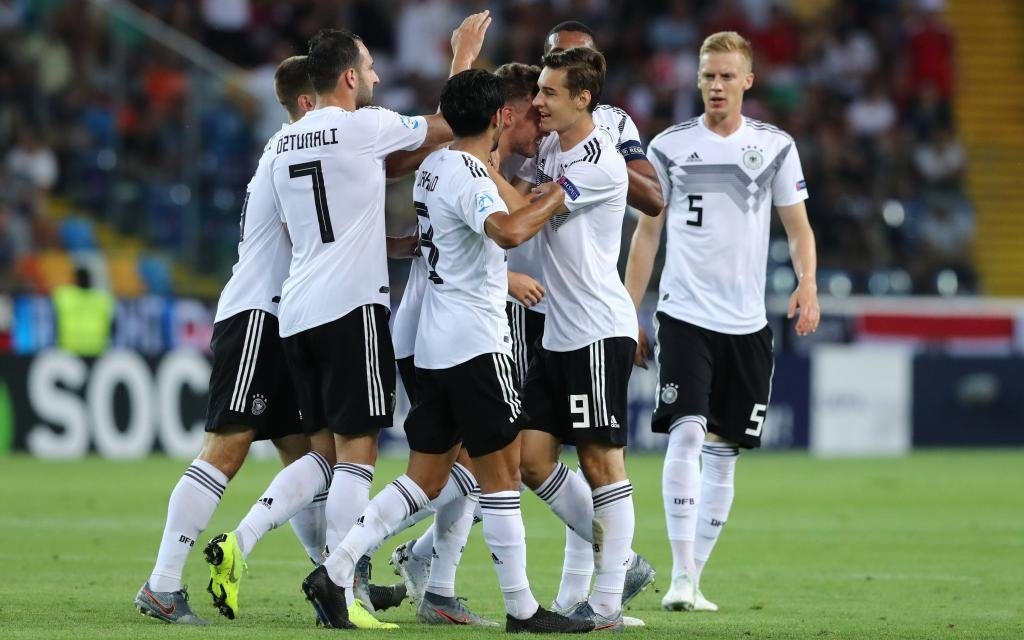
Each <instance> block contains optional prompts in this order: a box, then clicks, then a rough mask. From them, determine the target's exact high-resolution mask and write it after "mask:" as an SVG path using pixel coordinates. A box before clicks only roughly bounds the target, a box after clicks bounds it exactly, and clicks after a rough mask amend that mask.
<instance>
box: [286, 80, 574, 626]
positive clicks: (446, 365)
mask: <svg viewBox="0 0 1024 640" xmlns="http://www.w3.org/2000/svg"><path fill="white" fill-rule="evenodd" d="M503 93H504V87H503V83H502V80H501V79H500V78H498V77H497V76H495V75H493V74H491V73H488V72H486V71H481V70H469V71H465V72H463V73H460V74H458V75H455V76H453V77H452V78H451V79H450V80H449V81H448V83H447V84H446V85H445V88H444V90H443V91H442V93H441V112H442V114H443V115H444V117H445V119H446V120H447V121H448V122H449V123H450V124H451V127H452V130H453V131H454V132H455V136H456V137H455V141H454V142H453V143H452V144H451V146H450V147H449V148H447V149H441V150H438V151H436V152H434V153H432V154H430V155H429V156H428V157H427V158H426V160H424V162H423V164H422V165H420V168H419V170H418V171H417V174H416V182H415V187H414V190H413V197H414V200H415V202H416V209H417V213H418V215H419V224H420V247H421V251H422V253H423V257H424V261H423V266H424V268H425V270H426V276H427V280H428V287H427V290H426V292H425V295H424V298H423V307H422V310H421V312H420V320H419V326H418V330H417V333H416V347H415V365H416V374H415V380H416V382H415V384H416V396H417V402H416V405H415V406H414V407H413V408H412V411H411V412H410V414H409V417H408V419H407V420H406V425H405V427H406V434H407V436H408V438H409V447H410V454H409V465H408V468H407V471H406V473H405V474H404V475H402V476H400V477H399V478H397V479H396V480H395V481H393V482H392V483H391V484H389V485H388V486H387V487H385V489H384V490H382V491H381V492H380V493H379V494H377V496H375V497H374V499H373V500H372V501H371V502H370V505H369V507H368V508H367V509H366V511H365V512H364V514H363V515H362V516H360V519H359V521H358V523H357V526H355V527H353V528H352V529H351V531H350V532H349V534H348V536H346V537H345V539H344V540H343V541H342V542H341V544H340V545H339V547H338V549H336V550H334V551H333V552H332V553H331V555H330V556H329V557H328V558H327V561H326V562H325V563H324V565H323V566H321V567H319V568H317V569H316V570H315V571H313V573H312V574H310V576H308V577H307V578H306V580H305V582H303V590H304V591H305V592H306V595H307V597H308V598H309V599H310V600H311V601H312V602H313V604H314V606H315V607H317V608H318V609H319V610H321V611H323V612H324V613H325V614H326V615H327V617H328V618H329V619H330V620H332V622H334V623H335V626H342V625H343V623H345V622H346V620H345V616H344V613H345V606H346V598H347V597H348V596H347V589H348V587H351V585H352V579H353V575H354V569H355V563H356V561H357V560H358V558H360V557H361V556H362V555H363V554H364V553H365V551H366V550H367V549H369V548H371V547H372V546H373V545H374V544H377V543H379V542H380V541H381V540H383V539H384V538H385V537H386V536H387V535H389V534H390V533H391V532H393V531H394V529H395V527H396V526H398V525H399V524H400V523H401V522H402V521H403V520H405V519H406V518H407V517H408V516H409V515H411V514H413V513H415V512H416V511H417V510H419V509H421V508H422V507H423V506H424V505H425V504H426V503H427V501H428V500H429V499H430V498H431V497H432V496H435V495H437V494H438V492H439V491H440V489H441V486H442V485H443V484H444V483H445V482H446V479H447V476H448V474H449V471H450V469H451V468H452V463H453V462H454V460H455V457H456V455H457V454H458V452H459V450H460V449H461V448H462V447H465V449H466V450H467V451H468V453H469V455H470V457H471V458H472V459H473V467H474V469H475V470H476V471H477V478H478V480H479V482H480V486H481V495H480V506H481V511H482V514H483V526H484V538H485V540H486V541H487V545H488V547H489V548H490V550H491V555H492V558H493V560H494V564H495V569H496V571H497V573H498V581H499V583H500V585H501V590H502V593H503V595H504V599H505V609H506V612H507V616H506V625H505V628H506V631H509V632H524V631H526V632H538V633H544V632H584V631H589V630H591V629H593V625H592V624H591V623H590V622H589V621H573V620H570V619H568V618H566V617H563V616H560V615H558V614H555V613H551V612H549V611H546V610H545V609H543V608H542V607H540V605H539V604H538V603H537V601H536V599H535V598H534V597H533V594H532V592H531V590H530V586H529V580H528V579H527V577H526V539H525V531H524V529H523V522H522V515H521V512H520V508H519V477H518V466H519V442H518V436H519V430H520V427H521V425H522V424H523V422H524V420H525V415H524V414H523V412H522V402H521V400H520V398H519V394H518V384H517V383H516V380H515V376H514V373H513V371H514V363H513V361H512V358H511V351H512V350H511V340H510V337H509V330H508V322H507V321H506V319H505V315H504V304H505V295H506V291H507V289H508V283H507V268H506V265H505V253H504V251H503V250H502V249H503V248H510V247H514V246H516V245H518V244H520V243H522V242H523V241H524V240H526V239H528V238H529V237H530V236H532V235H533V234H535V233H536V232H537V231H538V230H539V229H540V228H541V227H542V226H543V225H544V224H545V223H546V222H547V221H548V219H549V218H550V217H551V216H552V214H553V213H554V212H555V211H556V210H557V209H558V208H559V207H560V206H561V203H562V201H563V198H564V197H563V195H562V194H561V192H560V191H559V190H558V189H551V188H548V189H546V190H539V191H538V193H536V194H535V197H534V199H533V201H532V202H530V203H526V204H524V205H523V206H522V207H518V208H516V210H514V211H513V212H512V213H511V214H509V213H507V212H508V211H509V208H508V207H507V206H506V204H505V202H504V201H503V200H502V199H501V197H500V196H499V194H498V190H497V187H496V185H495V184H494V183H493V181H492V180H491V179H490V178H489V177H488V170H487V168H486V167H487V162H488V159H489V156H490V154H491V152H492V151H493V150H494V148H495V146H496V144H497V140H498V135H499V134H500V131H501V124H500V122H501V119H500V112H499V109H500V108H501V106H502V104H503V103H504V101H505V100H504V95H503ZM353 605H356V606H358V602H357V601H353V602H350V603H349V607H350V609H351V607H352V606H353Z"/></svg>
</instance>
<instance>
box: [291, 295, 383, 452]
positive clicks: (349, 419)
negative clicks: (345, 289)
mask: <svg viewBox="0 0 1024 640" xmlns="http://www.w3.org/2000/svg"><path fill="white" fill-rule="evenodd" d="M390 313H391V312H390V310H388V309H387V307H384V306H383V305H379V304H368V305H363V306H362V307H358V308H356V309H354V310H353V311H351V312H349V313H348V314H346V315H345V316H342V317H341V318H338V319H337V320H334V321H332V322H328V323H326V324H322V325H319V326H317V327H313V328H312V329H306V330H305V331H300V332H299V333H296V334H295V335H292V336H288V337H287V338H284V352H285V356H286V357H287V359H288V365H289V367H290V368H291V371H292V378H293V379H294V381H295V391H296V395H297V396H298V399H299V408H300V409H301V410H302V424H303V428H304V429H305V431H306V433H315V432H316V431H319V430H320V429H325V428H326V429H330V430H331V431H333V432H334V433H337V434H341V435H347V436H357V435H363V434H367V433H370V432H372V431H374V430H376V429H383V428H387V427H390V426H391V421H392V416H393V414H394V410H395V364H394V362H395V351H394V346H393V345H392V344H391V330H390V329H389V328H388V315H390Z"/></svg>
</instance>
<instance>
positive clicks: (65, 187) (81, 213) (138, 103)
mask: <svg viewBox="0 0 1024 640" xmlns="http://www.w3.org/2000/svg"><path fill="white" fill-rule="evenodd" d="M102 4H104V5H105V6H106V7H107V8H105V9H100V8H98V7H97V6H95V5H94V3H92V2H88V1H85V0H37V1H32V2H30V1H28V0H0V161H2V162H0V180H2V181H3V184H4V189H3V190H2V192H0V292H5V293H30V292H36V293H47V292H48V291H50V290H51V289H52V288H53V287H54V286H55V285H58V284H61V283H66V282H70V281H72V280H73V274H74V271H75V268H76V267H84V268H85V269H88V270H90V271H91V272H92V274H93V276H94V277H93V281H94V282H97V283H99V284H100V285H101V286H108V287H110V288H111V289H112V290H113V291H114V292H115V293H116V294H117V295H120V296H136V295H140V294H143V293H146V292H148V293H156V294H183V295H197V296H199V297H203V298H207V299H212V298H214V297H215V296H216V293H217V291H218V290H219V286H220V285H221V284H222V283H223V281H224V280H226V274H227V272H228V270H229V268H230V265H231V264H232V263H233V261H234V251H235V243H236V242H237V234H238V228H237V225H238V216H239V211H240V208H241V200H242V196H243V195H244V189H245V184H246V182H247V181H248V179H249V177H250V175H251V172H252V169H253V167H254V164H255V161H256V157H257V153H258V151H259V149H260V148H261V146H262V144H263V142H264V141H265V139H266V138H267V137H268V136H269V135H271V134H272V133H273V132H274V131H276V130H277V128H278V127H279V126H280V123H281V122H282V120H283V119H284V118H283V112H282V110H281V109H280V107H279V105H277V103H276V100H275V98H274V94H273V71H274V68H275V66H276V65H277V63H278V62H279V61H280V60H281V59H283V58H284V57H286V56H288V55H292V54H294V53H297V52H301V51H302V50H303V47H304V43H305V42H306V40H307V39H308V38H309V36H310V35H312V34H313V33H315V31H316V30H317V29H319V28H320V27H323V26H339V25H344V26H346V27H348V28H351V29H352V30H354V31H355V32H356V33H359V34H360V35H361V36H362V37H363V38H364V41H365V42H366V44H367V46H368V47H369V48H370V50H371V51H372V52H373V54H374V56H375V60H376V68H377V70H378V73H379V75H380V77H381V79H382V83H381V85H380V86H379V87H378V88H377V91H376V97H375V102H376V103H377V104H380V105H383V106H387V107H389V108H392V109H395V110H397V111H401V112H404V113H410V114H411V113H423V112H430V111H433V110H434V109H435V108H436V101H437V95H438V93H439V90H440V87H441V84H442V82H443V80H444V77H445V76H446V74H447V69H448V39H449V36H450V33H451V30H452V29H453V28H454V26H456V25H457V24H458V22H459V20H460V19H461V17H462V16H464V15H465V14H467V13H468V12H471V11H475V10H479V9H481V8H485V7H486V8H490V9H491V10H492V13H493V14H494V17H495V22H494V24H493V25H492V27H491V29H490V32H489V33H488V41H487V44H486V46H485V51H484V55H483V56H482V61H483V64H485V65H489V66H493V65H497V64H500V63H501V62H505V61H510V60H517V61H526V62H536V61H538V60H539V58H540V56H541V48H542V44H543V41H544V37H545V35H546V33H547V31H548V29H549V28H550V27H551V26H553V25H554V24H555V23H557V22H559V21H560V20H562V19H566V18H570V17H572V18H575V19H579V20H581V21H583V22H585V23H587V24H588V25H590V26H591V27H592V28H593V29H594V30H595V32H596V33H597V43H598V46H599V47H600V48H601V49H603V51H604V53H605V55H606V56H607V57H608V59H609V61H610V69H609V77H608V82H607V86H606V90H605V94H604V96H603V97H602V101H603V102H607V103H611V104H614V105H616V106H619V107H622V108H624V109H626V110H627V111H628V112H629V113H630V114H631V115H632V117H633V118H634V120H635V121H636V123H637V125H638V126H639V128H640V131H641V133H642V135H643V136H645V142H646V141H647V140H649V139H650V138H651V137H653V136H654V135H655V134H657V133H658V132H659V131H661V130H662V129H664V128H665V127H667V126H668V125H670V124H672V123H675V122H678V121H680V120H683V119H686V118H689V117H692V116H694V115H697V114H699V113H700V112H701V106H700V96H699V94H698V93H697V89H696V71H697V58H696V51H697V48H698V47H699V44H700V42H701V39H702V38H703V37H704V36H705V35H706V34H708V33H711V32H714V31H719V30H736V31H739V32H740V33H742V34H744V35H746V36H747V37H748V38H749V39H750V40H751V41H752V42H753V44H754V51H755V69H754V70H755V73H756V74H757V79H756V81H755V85H754V89H753V90H752V91H751V92H750V93H749V94H748V97H747V98H746V100H745V110H746V113H747V114H748V115H750V116H752V117H755V118H758V119H762V120H766V121H769V122H772V123H775V124H777V125H778V126H780V127H782V128H783V129H785V130H787V131H789V132H790V133H791V134H792V135H793V136H794V137H795V138H796V140H797V144H798V148H799V151H800V155H801V159H802V161H803V166H804V168H805V171H806V178H807V182H808V186H809V189H810V192H811V199H810V200H809V202H808V208H809V213H810V218H811V223H812V225H813V226H814V229H815V232H816V234H817V238H818V243H819V249H818V254H819V261H820V265H821V268H820V273H821V285H820V286H821V287H822V289H823V293H831V294H833V295H846V294H850V293H873V294H893V293H897V294H899V293H932V294H935V293H942V294H950V293H954V292H957V293H964V292H967V291H971V290H972V288H973V287H974V284H973V283H974V275H973V270H972V267H971V243H972V237H973V227H974V221H973V215H972V210H971V205H970V202H969V200H968V198H967V197H966V195H965V192H964V187H963V176H964V173H965V169H966V162H967V158H966V154H965V151H964V148H963V146H962V145H961V144H960V142H959V141H958V136H957V131H956V127H955V118H954V114H953V112H952V96H953V93H954V91H955V84H956V78H955V75H954V67H955V52H954V41H953V37H952V35H951V33H950V30H949V28H948V27H947V25H946V24H945V22H944V21H943V18H942V14H941V8H942V6H941V5H942V0H913V1H907V0H904V1H901V0H864V1H859V2H831V1H828V0H789V1H778V0H693V1H690V0H662V1H650V2H640V3H624V2H610V1H608V0H556V1H554V2H550V3H549V2H539V1H531V0H505V1H498V0H495V1H492V2H453V1H449V0H392V1H381V0H347V1H333V0H332V1H323V0H291V1H282V0H201V1H199V0H197V1H191V0H137V1H136V2H134V3H128V2H116V1H111V2H105V3H102ZM133 7H134V8H137V9H142V10H144V12H145V13H146V14H149V15H150V16H151V17H155V18H156V19H158V20H159V22H157V21H154V20H152V19H151V17H150V18H147V16H146V15H145V14H143V13H142V12H139V11H136V10H133ZM168 26H169V27H170V29H167V27H168ZM179 33H180V34H184V35H186V36H188V37H190V38H192V39H194V40H196V41H198V42H199V43H201V44H202V45H204V47H208V48H209V49H211V50H212V51H213V52H215V53H216V54H217V55H216V56H211V55H209V54H208V53H205V52H204V50H203V49H201V48H196V49H195V51H193V50H192V49H191V48H190V47H189V46H188V45H187V42H186V43H185V44H181V43H182V42H185V41H184V40H182V39H180V38H178V36H177V35H176V34H179ZM161 42H163V44H161ZM166 44H170V45H171V46H170V47H168V46H165V45H166ZM175 49H176V50H175ZM183 53H184V54H185V55H183ZM222 59H223V60H222ZM409 194H410V187H409V185H408V184H406V183H398V184H395V185H392V187H391V188H390V190H389V196H388V209H389V216H391V217H392V220H391V222H390V224H391V227H390V228H391V229H392V230H393V231H394V232H398V231H401V230H404V229H405V228H407V227H411V226H412V224H414V221H415V215H414V213H413V212H412V209H411V202H410V197H409ZM631 233H632V229H631V226H630V225H627V229H625V230H624V234H631ZM783 238H784V236H782V234H781V233H780V234H779V235H778V239H776V240H775V241H773V246H772V251H771V260H772V261H773V264H772V265H770V266H769V287H768V288H769V291H779V292H788V291H789V290H790V287H791V286H792V284H793V280H792V274H791V271H790V269H789V268H788V266H787V265H788V251H787V249H786V245H785V240H784V239H783ZM948 273H955V274H956V276H957V277H956V278H955V279H954V280H955V281H956V282H958V283H959V285H958V286H956V287H954V288H953V289H951V288H949V287H944V286H943V278H942V277H937V276H939V275H940V274H948ZM652 282H656V279H655V280H652ZM399 284H400V282H399ZM399 288H400V287H399Z"/></svg>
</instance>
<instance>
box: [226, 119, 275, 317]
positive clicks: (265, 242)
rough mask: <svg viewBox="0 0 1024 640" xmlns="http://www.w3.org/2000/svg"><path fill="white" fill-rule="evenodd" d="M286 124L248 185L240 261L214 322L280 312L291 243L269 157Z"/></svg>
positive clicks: (233, 270)
mask: <svg viewBox="0 0 1024 640" xmlns="http://www.w3.org/2000/svg"><path fill="white" fill-rule="evenodd" d="M285 126H287V125H284V126H282V127H281V131H279V132H277V133H275V134H274V135H273V136H271V138H270V140H269V141H268V142H267V146H266V147H264V149H263V155H262V156H261V157H260V161H259V164H258V165H256V173H254V174H253V176H252V179H251V180H249V186H247V187H246V188H245V200H243V201H242V219H241V221H240V222H239V224H238V227H239V238H238V262H236V263H235V266H234V267H232V268H231V278H230V279H229V280H228V282H227V284H225V285H224V289H223V291H221V293H220V300H219V301H218V302H217V315H216V317H215V319H214V321H215V322H220V321H221V320H224V319H226V318H230V317H231V316H233V315H235V314H236V313H241V312H242V311H248V310H250V309H262V310H263V311H266V312H267V313H270V314H273V315H275V316H276V315H277V307H278V303H279V302H280V300H281V285H282V284H283V283H284V279H285V278H286V277H287V276H288V262H289V260H291V256H292V244H291V242H289V241H288V235H287V234H286V233H285V231H284V227H283V226H281V219H280V218H279V217H278V212H277V206H276V205H275V203H274V187H273V184H272V183H271V180H270V159H271V158H272V157H273V155H274V148H275V147H276V145H277V137H278V136H279V135H280V134H281V132H282V131H284V129H285Z"/></svg>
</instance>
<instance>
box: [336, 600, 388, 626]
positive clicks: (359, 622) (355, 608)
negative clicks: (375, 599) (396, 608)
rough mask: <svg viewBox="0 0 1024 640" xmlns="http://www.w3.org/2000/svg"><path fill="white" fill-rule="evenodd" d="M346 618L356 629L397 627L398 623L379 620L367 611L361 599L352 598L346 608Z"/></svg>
mask: <svg viewBox="0 0 1024 640" xmlns="http://www.w3.org/2000/svg"><path fill="white" fill-rule="evenodd" d="M348 620H349V622H351V623H352V626H354V627H355V628H356V629H397V628H398V625H397V624H393V623H391V622H381V621H380V620H378V619H377V618H374V617H373V614H372V613H370V612H369V611H367V609H366V606H364V605H363V601H362V600H358V599H356V600H353V601H352V605H351V606H349V608H348Z"/></svg>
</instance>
